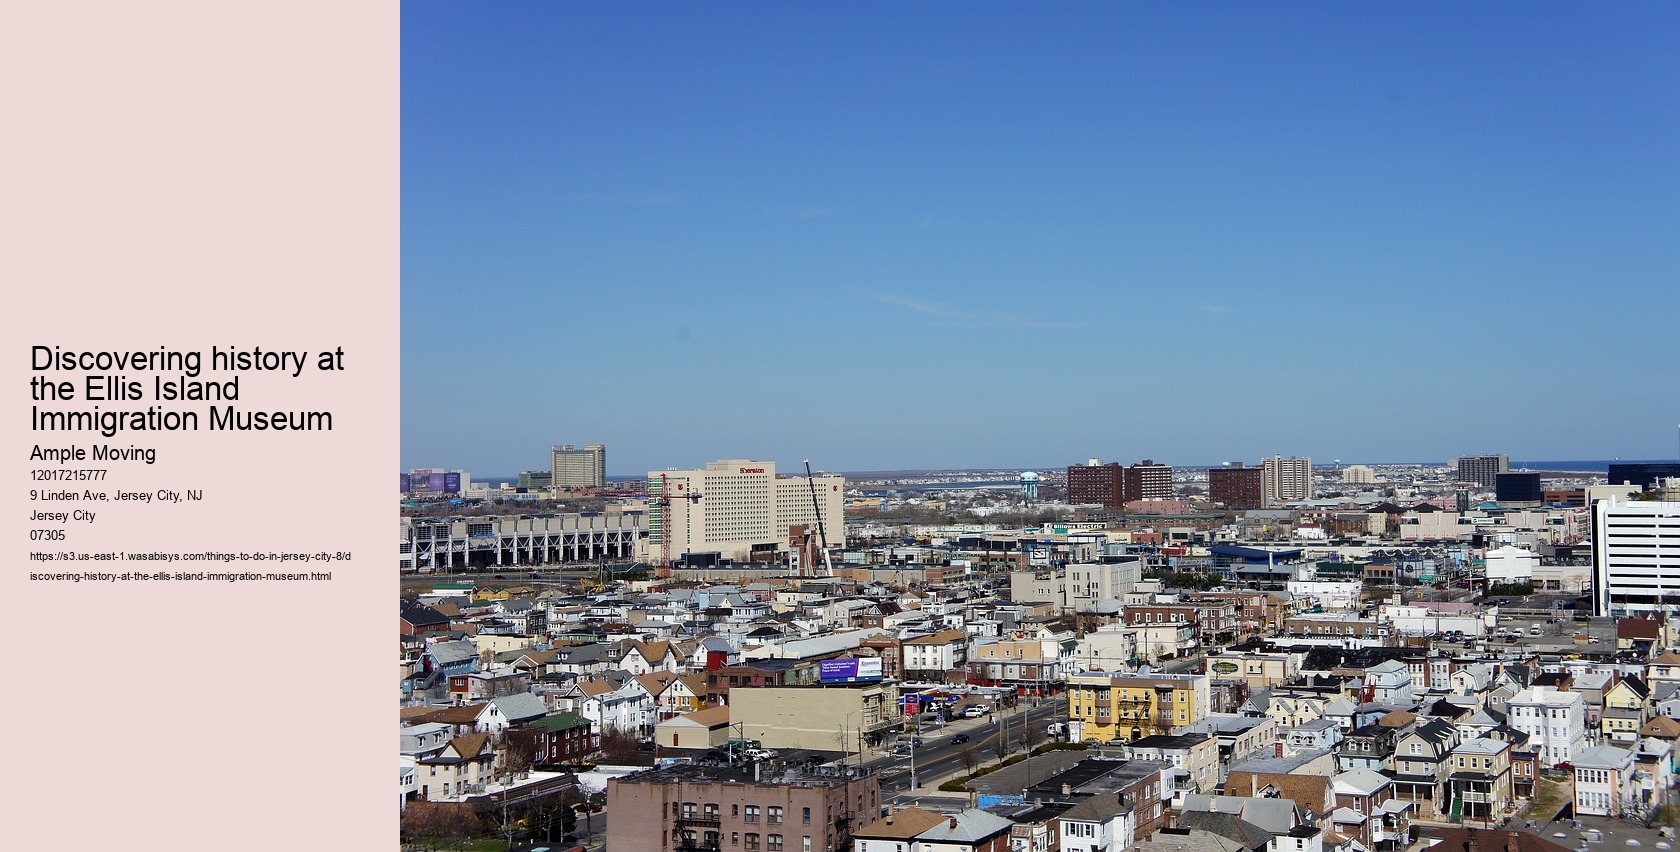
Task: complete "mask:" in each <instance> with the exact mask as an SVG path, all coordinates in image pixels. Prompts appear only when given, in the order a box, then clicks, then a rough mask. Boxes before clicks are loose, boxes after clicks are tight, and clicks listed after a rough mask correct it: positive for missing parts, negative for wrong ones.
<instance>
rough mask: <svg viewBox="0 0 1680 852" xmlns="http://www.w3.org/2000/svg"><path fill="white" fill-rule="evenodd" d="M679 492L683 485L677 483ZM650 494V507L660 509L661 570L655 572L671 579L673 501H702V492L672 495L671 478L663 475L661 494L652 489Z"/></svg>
mask: <svg viewBox="0 0 1680 852" xmlns="http://www.w3.org/2000/svg"><path fill="white" fill-rule="evenodd" d="M649 485H652V483H649ZM677 490H678V491H681V490H683V485H682V483H680V482H679V483H677ZM648 492H649V493H648V505H650V506H658V507H660V508H659V569H658V570H657V571H656V572H655V574H656V576H660V577H669V576H671V501H672V500H688V501H689V502H691V503H692V502H695V501H698V500H699V499H700V492H698V491H695V492H691V493H688V494H672V493H671V478H670V477H668V476H666V475H665V474H663V473H661V474H660V475H659V493H658V494H654V493H652V492H653V489H652V488H649V489H648Z"/></svg>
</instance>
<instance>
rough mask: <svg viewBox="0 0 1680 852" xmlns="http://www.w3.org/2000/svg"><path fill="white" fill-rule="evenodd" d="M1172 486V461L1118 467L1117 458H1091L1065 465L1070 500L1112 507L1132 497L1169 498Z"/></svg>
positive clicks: (1139, 498) (1132, 498) (1128, 501)
mask: <svg viewBox="0 0 1680 852" xmlns="http://www.w3.org/2000/svg"><path fill="white" fill-rule="evenodd" d="M1172 486H1173V477H1172V465H1165V464H1156V463H1155V460H1154V459H1144V460H1143V462H1142V463H1141V464H1134V465H1132V466H1130V467H1121V466H1120V463H1119V462H1109V463H1108V464H1099V463H1098V462H1097V460H1096V459H1091V460H1090V461H1088V462H1086V463H1085V464H1082V465H1072V466H1070V467H1069V468H1068V469H1067V489H1068V503H1070V504H1078V503H1096V504H1098V505H1101V506H1103V507H1105V508H1110V509H1112V508H1117V507H1120V506H1124V505H1126V504H1127V503H1130V502H1132V501H1133V500H1170V499H1172V496H1173V487H1172Z"/></svg>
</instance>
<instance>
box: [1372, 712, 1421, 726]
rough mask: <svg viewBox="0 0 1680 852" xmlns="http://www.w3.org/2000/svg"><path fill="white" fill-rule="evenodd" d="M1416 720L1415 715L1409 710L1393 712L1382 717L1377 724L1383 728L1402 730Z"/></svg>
mask: <svg viewBox="0 0 1680 852" xmlns="http://www.w3.org/2000/svg"><path fill="white" fill-rule="evenodd" d="M1416 720H1417V714H1416V713H1413V712H1412V711H1410V710H1394V711H1391V712H1389V713H1386V714H1384V715H1383V717H1382V718H1380V719H1378V720H1377V724H1379V725H1381V726H1383V727H1385V728H1404V727H1406V726H1407V725H1410V724H1411V723H1412V722H1414V721H1416Z"/></svg>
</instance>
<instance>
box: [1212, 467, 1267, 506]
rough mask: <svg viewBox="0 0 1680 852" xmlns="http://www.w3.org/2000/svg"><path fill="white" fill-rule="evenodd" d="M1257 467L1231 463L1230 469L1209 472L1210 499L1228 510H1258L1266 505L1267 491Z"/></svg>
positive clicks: (1216, 469) (1214, 469)
mask: <svg viewBox="0 0 1680 852" xmlns="http://www.w3.org/2000/svg"><path fill="white" fill-rule="evenodd" d="M1260 474H1261V471H1260V468H1257V467H1244V466H1243V463H1242V462H1231V466H1230V467H1216V468H1213V469H1211V470H1209V471H1208V499H1209V500H1211V501H1213V502H1215V503H1218V504H1220V505H1222V506H1224V507H1226V508H1228V509H1258V508H1260V507H1261V506H1263V505H1265V502H1266V491H1265V488H1264V483H1263V482H1262V481H1261V475H1260Z"/></svg>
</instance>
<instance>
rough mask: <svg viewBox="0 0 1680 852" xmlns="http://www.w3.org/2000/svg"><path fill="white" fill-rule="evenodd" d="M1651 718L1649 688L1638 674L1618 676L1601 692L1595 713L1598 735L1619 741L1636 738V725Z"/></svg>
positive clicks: (1639, 725) (1628, 740) (1621, 743)
mask: <svg viewBox="0 0 1680 852" xmlns="http://www.w3.org/2000/svg"><path fill="white" fill-rule="evenodd" d="M1650 720H1651V688H1650V687H1648V686H1646V685H1645V681H1644V679H1642V678H1639V677H1636V676H1631V675H1630V676H1628V677H1624V678H1621V679H1619V680H1618V681H1617V682H1616V684H1615V685H1614V686H1611V687H1610V688H1609V689H1607V690H1605V692H1604V709H1603V710H1602V711H1600V713H1599V732H1600V734H1601V736H1602V737H1603V738H1604V739H1606V740H1608V741H1610V742H1613V743H1617V744H1619V745H1623V746H1626V745H1629V744H1632V743H1634V742H1637V741H1638V739H1639V729H1640V728H1641V727H1643V726H1644V725H1645V723H1646V722H1648V721H1650Z"/></svg>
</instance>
